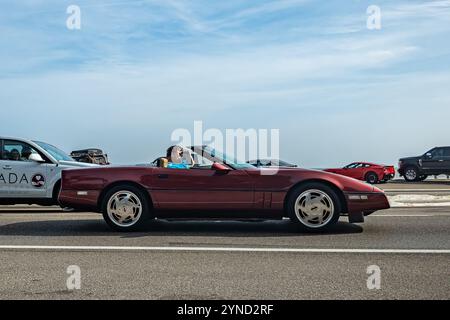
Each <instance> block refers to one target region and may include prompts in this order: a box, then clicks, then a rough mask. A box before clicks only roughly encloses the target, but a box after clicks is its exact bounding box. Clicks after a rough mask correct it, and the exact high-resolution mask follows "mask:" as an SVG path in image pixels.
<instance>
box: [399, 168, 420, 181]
mask: <svg viewBox="0 0 450 320" xmlns="http://www.w3.org/2000/svg"><path fill="white" fill-rule="evenodd" d="M419 177H420V175H419V170H418V169H417V168H416V167H407V168H406V169H405V174H404V175H403V178H405V180H406V181H407V182H417V181H419Z"/></svg>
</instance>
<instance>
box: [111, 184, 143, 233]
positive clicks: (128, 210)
mask: <svg viewBox="0 0 450 320" xmlns="http://www.w3.org/2000/svg"><path fill="white" fill-rule="evenodd" d="M107 213H108V217H109V219H110V220H111V221H112V222H113V223H114V224H116V225H118V226H119V227H131V226H132V225H134V224H135V223H136V222H138V221H139V219H140V218H141V215H142V203H141V200H140V199H139V197H138V196H137V195H136V194H134V193H133V192H131V191H125V190H124V191H119V192H116V193H115V194H114V195H113V196H112V197H111V198H110V199H109V201H108V205H107Z"/></svg>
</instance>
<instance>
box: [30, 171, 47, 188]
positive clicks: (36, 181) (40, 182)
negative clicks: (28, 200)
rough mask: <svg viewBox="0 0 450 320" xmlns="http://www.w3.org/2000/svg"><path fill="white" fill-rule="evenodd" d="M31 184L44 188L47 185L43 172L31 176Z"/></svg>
mask: <svg viewBox="0 0 450 320" xmlns="http://www.w3.org/2000/svg"><path fill="white" fill-rule="evenodd" d="M31 184H32V185H33V187H35V188H42V187H43V186H44V185H45V178H44V176H43V175H42V174H35V175H34V176H33V178H31Z"/></svg>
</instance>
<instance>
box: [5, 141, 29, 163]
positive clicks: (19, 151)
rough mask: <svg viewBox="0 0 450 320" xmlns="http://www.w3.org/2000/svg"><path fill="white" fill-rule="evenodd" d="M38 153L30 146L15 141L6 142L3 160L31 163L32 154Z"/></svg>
mask: <svg viewBox="0 0 450 320" xmlns="http://www.w3.org/2000/svg"><path fill="white" fill-rule="evenodd" d="M33 153H38V152H37V151H36V150H35V149H34V148H32V147H31V146H30V145H29V144H27V143H24V142H19V141H13V140H4V143H3V152H2V158H1V160H9V161H30V160H28V158H29V157H30V155H31V154H33Z"/></svg>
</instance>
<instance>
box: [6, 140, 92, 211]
mask: <svg viewBox="0 0 450 320" xmlns="http://www.w3.org/2000/svg"><path fill="white" fill-rule="evenodd" d="M92 166H96V165H92V164H87V163H80V162H76V161H75V160H74V159H72V158H71V157H70V156H68V155H67V154H66V153H64V152H63V151H61V150H59V149H58V148H56V147H54V146H52V145H50V144H47V143H44V142H39V141H30V140H25V139H17V138H5V137H0V204H41V205H53V204H57V200H58V194H59V189H60V186H61V171H62V170H63V169H68V168H73V167H92Z"/></svg>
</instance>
